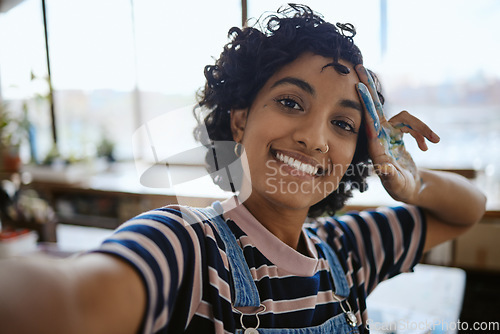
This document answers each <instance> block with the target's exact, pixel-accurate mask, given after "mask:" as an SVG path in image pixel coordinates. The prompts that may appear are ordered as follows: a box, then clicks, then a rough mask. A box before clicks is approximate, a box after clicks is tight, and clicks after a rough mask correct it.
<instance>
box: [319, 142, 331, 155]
mask: <svg viewBox="0 0 500 334" xmlns="http://www.w3.org/2000/svg"><path fill="white" fill-rule="evenodd" d="M325 146H326V150H324V151H322V150H321V149H320V148H318V150H319V151H320V152H321V153H323V154H325V153H328V151H329V150H330V147H329V146H328V144H325Z"/></svg>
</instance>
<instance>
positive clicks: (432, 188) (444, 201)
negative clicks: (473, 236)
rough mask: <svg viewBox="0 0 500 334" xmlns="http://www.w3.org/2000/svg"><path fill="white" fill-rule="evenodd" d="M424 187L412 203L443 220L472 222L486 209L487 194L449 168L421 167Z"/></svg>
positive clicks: (458, 224) (458, 223) (447, 222)
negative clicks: (451, 171)
mask: <svg viewBox="0 0 500 334" xmlns="http://www.w3.org/2000/svg"><path fill="white" fill-rule="evenodd" d="M419 174H420V177H421V182H422V184H421V187H420V189H419V191H418V193H417V195H416V196H415V198H414V200H412V203H411V204H415V205H418V206H420V207H421V208H423V209H425V210H427V211H428V212H429V213H430V214H431V215H433V216H434V217H435V218H437V219H439V220H440V221H442V222H443V223H446V224H449V225H457V226H470V225H473V224H475V223H477V222H478V221H479V220H480V219H481V217H482V216H483V214H484V212H485V205H486V197H485V196H484V194H483V193H482V192H481V191H480V190H479V189H478V188H477V187H476V186H475V185H474V184H472V183H471V182H470V181H469V180H467V179H466V178H464V177H462V176H460V175H458V174H455V173H449V172H441V171H431V170H426V169H420V170H419Z"/></svg>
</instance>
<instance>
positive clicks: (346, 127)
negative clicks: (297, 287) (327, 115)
mask: <svg viewBox="0 0 500 334" xmlns="http://www.w3.org/2000/svg"><path fill="white" fill-rule="evenodd" d="M332 124H333V125H334V126H336V127H339V128H340V129H342V130H344V131H348V132H352V133H356V129H355V128H354V126H352V125H351V124H349V123H348V122H346V121H341V120H334V121H332Z"/></svg>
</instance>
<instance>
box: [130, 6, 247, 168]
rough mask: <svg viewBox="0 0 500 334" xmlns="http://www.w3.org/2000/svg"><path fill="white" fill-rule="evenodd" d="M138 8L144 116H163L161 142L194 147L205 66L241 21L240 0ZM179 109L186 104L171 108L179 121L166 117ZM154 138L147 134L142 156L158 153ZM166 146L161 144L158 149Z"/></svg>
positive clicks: (146, 118)
mask: <svg viewBox="0 0 500 334" xmlns="http://www.w3.org/2000/svg"><path fill="white" fill-rule="evenodd" d="M134 8H135V12H134V13H135V24H136V25H135V27H136V36H137V57H138V81H139V88H140V102H141V110H142V111H143V112H142V114H141V117H142V119H141V122H142V123H146V122H151V121H152V122H153V123H155V122H154V119H155V118H157V120H159V121H160V122H162V126H161V127H160V130H161V131H159V132H158V131H157V132H158V133H154V134H152V136H153V137H154V138H157V139H158V140H157V141H156V143H158V142H159V143H161V144H159V145H161V146H166V145H172V146H175V149H176V151H177V152H182V151H184V150H188V149H190V148H193V147H195V146H197V144H196V143H194V140H193V136H192V132H193V128H194V125H195V121H194V117H193V115H192V106H193V105H194V103H195V102H196V99H195V97H196V92H197V91H198V90H199V89H200V88H202V87H203V85H204V83H205V78H204V75H203V70H204V67H205V66H206V65H208V64H213V63H214V58H218V57H219V54H220V53H221V51H222V48H223V46H224V45H225V44H226V43H227V41H228V39H227V32H228V31H229V28H231V27H232V26H241V4H240V1H238V0H233V1H226V0H218V1H201V0H200V1H178V2H175V4H174V5H173V4H172V3H171V2H168V1H153V0H146V1H135V3H134ZM194 8H196V9H195V10H194ZM220 8H224V10H219V9H220ZM176 109H181V110H179V111H176V112H175V113H172V114H171V115H172V116H173V115H175V117H174V122H166V123H165V121H166V120H168V119H170V118H169V117H168V116H167V117H166V118H162V116H164V115H166V114H167V113H168V112H171V111H174V110H176ZM158 117H159V118H158ZM163 123H165V124H163ZM151 129H152V128H151ZM151 129H150V130H151ZM149 144H150V143H149V142H147V141H146V140H145V141H144V142H143V143H142V144H140V146H141V147H142V148H143V152H142V153H143V157H144V158H146V159H147V158H148V157H149V159H153V157H152V152H151V147H149ZM163 149H165V147H163ZM161 150H162V148H161V147H156V151H155V153H158V152H160V151H161ZM164 155H165V154H163V155H162V154H159V155H158V154H157V155H156V157H155V159H157V160H158V161H161V160H164V159H165V158H167V156H164ZM203 159H204V157H201V156H200V157H197V158H195V160H193V159H192V157H187V156H186V157H185V159H184V158H183V157H182V156H181V157H180V159H179V160H178V162H179V163H182V162H184V163H200V164H201V163H203Z"/></svg>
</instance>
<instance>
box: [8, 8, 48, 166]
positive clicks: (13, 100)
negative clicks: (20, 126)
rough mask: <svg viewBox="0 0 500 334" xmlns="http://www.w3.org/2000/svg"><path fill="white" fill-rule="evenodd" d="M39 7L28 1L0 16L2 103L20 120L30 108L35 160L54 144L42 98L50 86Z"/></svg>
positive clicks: (24, 149)
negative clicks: (25, 110)
mask: <svg viewBox="0 0 500 334" xmlns="http://www.w3.org/2000/svg"><path fill="white" fill-rule="evenodd" d="M40 4H41V2H40V1H36V0H27V1H24V2H22V3H21V4H20V5H18V6H16V7H15V8H13V9H11V10H9V11H8V12H6V13H2V14H1V15H0V45H1V48H0V84H1V94H2V98H1V99H3V100H4V101H6V102H7V103H8V108H9V111H10V112H11V113H12V115H13V116H14V117H16V118H17V119H21V118H23V117H24V116H23V105H25V106H26V107H27V112H28V114H27V115H26V116H27V119H28V120H29V122H30V123H31V124H32V126H33V129H34V130H35V133H33V135H34V136H35V141H36V142H34V146H33V149H35V150H36V152H35V153H36V156H35V157H34V158H36V157H38V158H40V157H42V156H45V155H46V154H47V152H48V151H49V150H50V148H51V147H52V142H53V141H52V130H51V119H50V105H49V103H48V100H47V99H46V98H42V96H47V94H48V92H49V86H48V84H47V81H46V78H47V63H46V56H45V39H44V30H43V17H42V9H41V6H40ZM1 99H0V100H1ZM23 138H25V139H26V137H25V136H24V135H23ZM21 149H22V150H21V154H22V158H23V161H29V159H31V158H32V157H31V155H30V150H29V149H28V143H27V141H26V140H25V141H24V142H23V146H22V147H21Z"/></svg>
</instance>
